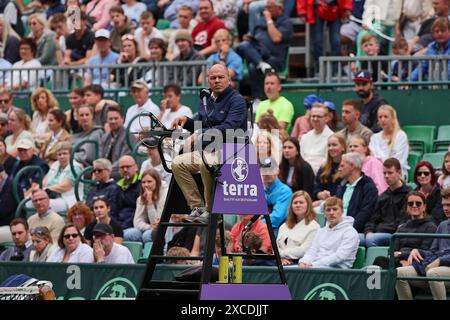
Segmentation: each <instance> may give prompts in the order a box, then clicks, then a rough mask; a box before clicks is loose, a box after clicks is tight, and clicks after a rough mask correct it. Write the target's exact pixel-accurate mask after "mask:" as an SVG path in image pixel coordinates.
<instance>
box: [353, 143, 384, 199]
mask: <svg viewBox="0 0 450 320" xmlns="http://www.w3.org/2000/svg"><path fill="white" fill-rule="evenodd" d="M348 151H349V152H357V153H359V154H360V155H361V158H362V159H363V165H362V172H364V174H365V175H366V176H368V177H370V178H372V180H373V182H374V183H375V186H376V187H377V190H378V195H380V194H382V193H383V192H384V191H385V190H386V189H387V188H388V184H387V183H386V180H384V176H383V161H382V160H381V159H380V158H379V157H377V156H373V155H371V152H370V149H369V146H368V144H367V141H366V139H364V138H363V137H361V136H360V135H354V136H352V137H351V138H350V141H349V143H348Z"/></svg>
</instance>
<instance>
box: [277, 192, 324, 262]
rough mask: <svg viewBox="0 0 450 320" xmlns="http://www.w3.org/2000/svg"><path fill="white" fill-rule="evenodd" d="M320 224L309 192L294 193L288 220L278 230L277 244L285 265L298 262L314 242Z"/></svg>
mask: <svg viewBox="0 0 450 320" xmlns="http://www.w3.org/2000/svg"><path fill="white" fill-rule="evenodd" d="M319 228H320V225H319V224H318V223H317V221H316V212H315V211H314V209H313V206H312V200H311V197H310V196H309V194H308V192H305V191H302V190H300V191H297V192H295V193H294V194H293V195H292V199H291V204H290V206H289V212H288V216H287V218H286V222H285V223H283V224H282V225H281V227H280V229H279V230H278V236H277V245H278V250H279V252H280V257H281V262H282V263H283V265H290V264H297V262H298V259H300V258H301V257H303V256H304V255H305V253H306V251H307V250H308V249H309V247H310V246H311V244H312V241H313V239H314V236H315V235H316V232H317V230H318V229H319Z"/></svg>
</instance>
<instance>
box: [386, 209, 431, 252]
mask: <svg viewBox="0 0 450 320" xmlns="http://www.w3.org/2000/svg"><path fill="white" fill-rule="evenodd" d="M436 229H437V227H436V224H435V223H434V222H433V220H432V219H431V217H429V216H427V217H425V218H424V219H418V220H408V221H406V222H405V223H404V224H401V225H400V226H399V227H398V229H397V232H399V233H400V232H401V233H435V232H436ZM432 243H433V238H426V239H425V238H401V239H398V240H396V241H395V244H394V250H395V251H400V252H401V254H400V257H399V259H400V260H406V259H408V256H409V254H410V252H411V251H412V250H413V249H421V250H429V249H430V247H431V244H432Z"/></svg>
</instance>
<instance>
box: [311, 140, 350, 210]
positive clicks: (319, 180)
mask: <svg viewBox="0 0 450 320" xmlns="http://www.w3.org/2000/svg"><path fill="white" fill-rule="evenodd" d="M346 151H347V141H346V140H345V138H344V136H343V135H341V134H339V133H334V134H332V135H331V136H330V137H329V138H328V153H327V160H326V161H325V163H324V164H323V165H322V166H321V167H320V168H319V171H317V174H316V181H315V183H314V192H313V194H312V198H313V199H317V200H326V199H327V198H329V197H331V196H334V195H335V194H336V192H337V187H338V185H339V184H340V183H341V181H342V179H341V177H340V175H339V173H338V167H339V164H340V163H341V159H342V155H343V154H344V153H345V152H346ZM319 204H320V201H319V202H317V201H315V202H314V204H313V205H314V206H315V207H316V206H318V205H319Z"/></svg>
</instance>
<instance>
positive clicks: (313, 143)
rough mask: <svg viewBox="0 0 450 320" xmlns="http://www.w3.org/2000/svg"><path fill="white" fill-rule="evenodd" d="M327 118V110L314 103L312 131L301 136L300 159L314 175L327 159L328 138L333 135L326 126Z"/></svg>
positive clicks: (321, 105)
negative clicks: (307, 164)
mask: <svg viewBox="0 0 450 320" xmlns="http://www.w3.org/2000/svg"><path fill="white" fill-rule="evenodd" d="M327 118H328V108H327V107H326V106H325V105H323V104H321V103H315V104H314V105H313V106H312V108H311V125H312V127H313V129H312V130H310V131H309V132H308V133H306V134H305V135H303V137H302V140H301V141H300V152H301V154H302V157H303V159H305V161H307V162H308V163H309V164H310V165H311V167H312V169H313V171H314V174H316V173H317V171H318V170H319V168H320V166H321V165H322V164H323V163H324V162H325V160H326V159H327V152H328V138H329V137H330V136H331V135H332V134H333V131H331V129H330V128H329V127H328V126H327Z"/></svg>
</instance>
